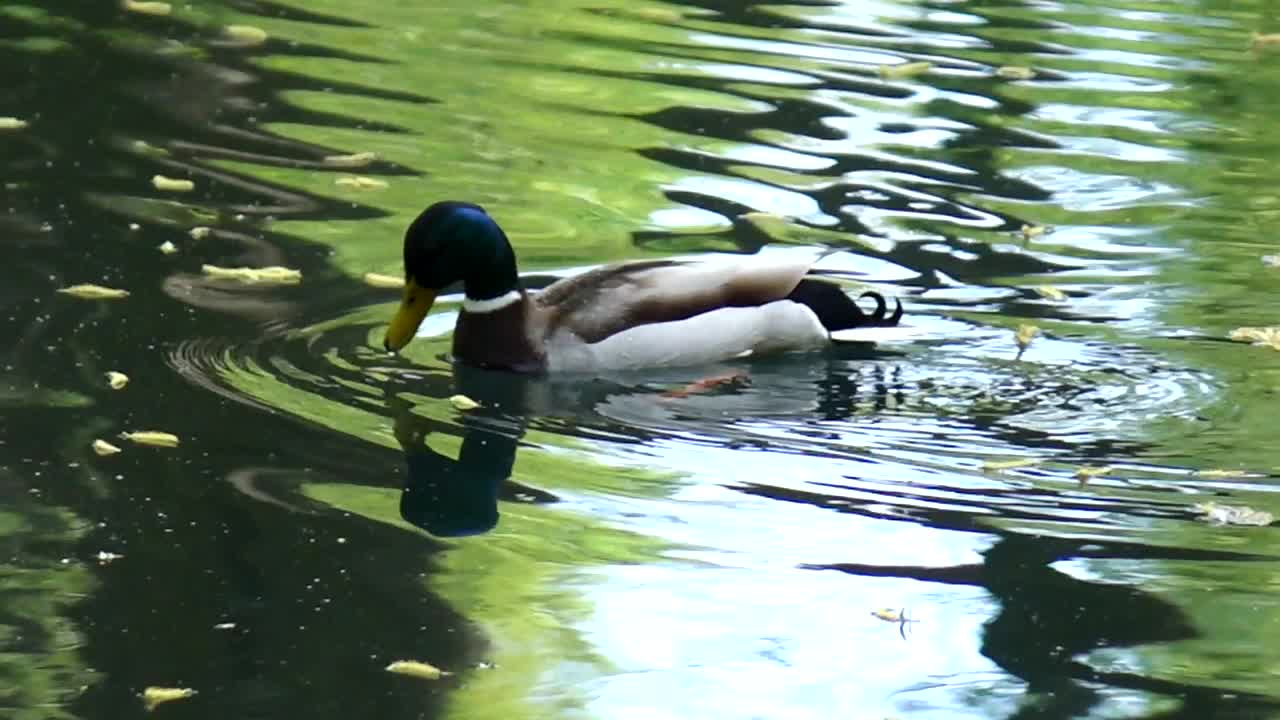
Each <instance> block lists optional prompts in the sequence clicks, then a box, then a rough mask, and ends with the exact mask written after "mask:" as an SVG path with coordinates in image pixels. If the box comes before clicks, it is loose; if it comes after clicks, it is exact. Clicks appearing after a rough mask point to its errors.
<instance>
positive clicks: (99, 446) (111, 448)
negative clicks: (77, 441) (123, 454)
mask: <svg viewBox="0 0 1280 720" xmlns="http://www.w3.org/2000/svg"><path fill="white" fill-rule="evenodd" d="M93 451H94V452H95V453H97V454H99V455H102V456H106V455H115V454H116V453H118V452H120V448H118V447H116V446H115V445H112V444H111V443H109V442H107V441H106V440H94V441H93Z"/></svg>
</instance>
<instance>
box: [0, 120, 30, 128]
mask: <svg viewBox="0 0 1280 720" xmlns="http://www.w3.org/2000/svg"><path fill="white" fill-rule="evenodd" d="M26 127H27V121H26V120H19V119H18V118H16V117H0V130H23V129H25V128H26Z"/></svg>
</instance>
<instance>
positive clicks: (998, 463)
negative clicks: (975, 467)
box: [982, 458, 1040, 470]
mask: <svg viewBox="0 0 1280 720" xmlns="http://www.w3.org/2000/svg"><path fill="white" fill-rule="evenodd" d="M1039 464H1040V460H1039V459H1037V458H1017V459H1014V460H988V461H986V462H984V463H982V469H983V470H1016V469H1018V468H1024V467H1031V466H1033V465H1039Z"/></svg>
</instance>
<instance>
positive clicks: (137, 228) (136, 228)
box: [129, 223, 142, 232]
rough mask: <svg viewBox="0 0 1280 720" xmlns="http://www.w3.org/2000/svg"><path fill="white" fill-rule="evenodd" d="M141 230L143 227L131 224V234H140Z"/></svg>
mask: <svg viewBox="0 0 1280 720" xmlns="http://www.w3.org/2000/svg"><path fill="white" fill-rule="evenodd" d="M141 229H142V226H141V225H139V224H138V223H129V232H138V231H139V230H141Z"/></svg>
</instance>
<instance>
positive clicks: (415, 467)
mask: <svg viewBox="0 0 1280 720" xmlns="http://www.w3.org/2000/svg"><path fill="white" fill-rule="evenodd" d="M539 383H540V381H538V380H537V379H533V378H525V377H520V376H516V375H512V374H509V373H498V372H487V371H480V370H469V369H460V370H459V371H458V372H456V373H455V375H454V385H455V388H454V389H455V392H456V393H459V394H462V395H466V396H467V397H470V398H472V399H474V400H476V401H477V402H479V403H480V407H479V408H476V409H475V410H472V411H469V412H466V413H463V415H462V417H461V419H460V422H461V424H462V427H463V430H462V449H461V451H460V452H459V453H458V458H457V459H456V460H455V459H453V458H451V457H449V456H448V455H445V454H442V453H440V452H437V451H435V450H433V449H432V448H431V447H430V446H429V445H428V444H427V438H428V436H429V435H430V434H431V433H432V432H433V431H440V430H443V429H444V428H445V425H444V424H443V423H441V422H440V421H438V420H433V419H431V418H428V417H424V416H422V415H418V414H416V413H414V412H413V411H412V405H411V404H410V403H409V402H408V401H406V400H403V399H401V398H398V397H393V398H391V400H390V404H391V410H392V412H393V414H394V416H395V424H394V427H395V435H396V440H397V441H398V442H399V443H400V447H401V449H402V450H403V451H404V459H405V465H406V475H405V481H404V489H403V491H402V492H401V495H400V515H401V517H403V518H404V519H405V521H406V522H409V523H411V524H413V525H415V526H417V527H419V528H422V529H423V530H425V531H427V532H429V533H431V534H432V535H435V536H438V537H464V536H468V535H479V534H482V533H486V532H488V531H490V530H492V529H493V528H494V527H496V526H497V524H498V516H499V513H498V501H499V500H504V501H509V502H525V503H530V502H533V503H551V502H556V500H557V498H556V497H555V495H553V494H551V493H549V492H546V491H543V490H538V489H536V488H531V487H528V486H525V485H522V484H520V483H517V482H515V481H513V480H511V471H512V467H513V466H514V465H515V461H516V450H517V448H519V447H520V445H521V438H522V437H523V436H524V432H525V427H526V424H527V417H528V415H527V414H526V413H529V412H530V411H532V410H535V409H536V405H537V403H536V402H531V400H530V397H529V394H530V393H531V392H534V393H536V392H537V391H538V390H539ZM450 431H451V432H453V431H454V430H453V428H450Z"/></svg>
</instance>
